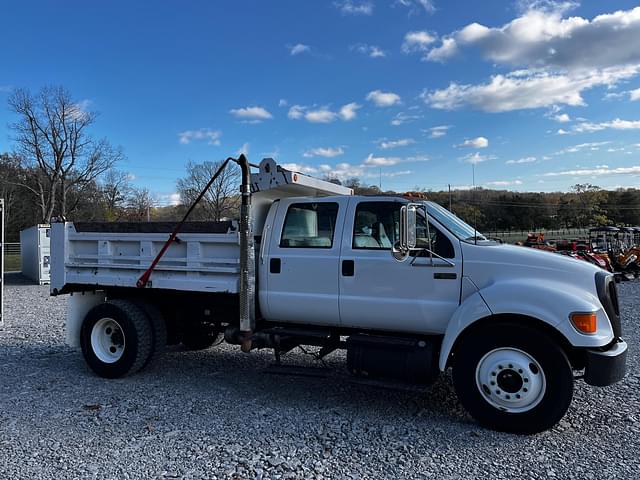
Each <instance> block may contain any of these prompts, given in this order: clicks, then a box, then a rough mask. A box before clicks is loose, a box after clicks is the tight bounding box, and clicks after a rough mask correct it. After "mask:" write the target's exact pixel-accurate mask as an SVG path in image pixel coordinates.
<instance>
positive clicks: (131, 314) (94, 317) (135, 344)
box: [80, 300, 153, 378]
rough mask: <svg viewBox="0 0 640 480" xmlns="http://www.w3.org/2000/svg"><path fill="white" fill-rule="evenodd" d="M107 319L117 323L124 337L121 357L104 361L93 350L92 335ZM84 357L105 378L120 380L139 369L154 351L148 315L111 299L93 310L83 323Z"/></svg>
mask: <svg viewBox="0 0 640 480" xmlns="http://www.w3.org/2000/svg"><path fill="white" fill-rule="evenodd" d="M104 319H112V320H113V321H115V322H117V325H118V326H119V327H120V329H121V332H122V334H123V336H124V339H125V340H124V342H122V344H123V347H122V353H121V356H120V357H119V358H118V359H117V360H115V361H111V362H105V361H104V360H101V359H100V358H99V354H97V352H96V351H94V347H93V345H92V341H91V334H92V332H93V331H94V327H96V324H97V323H98V322H100V321H104ZM80 345H81V347H82V354H83V355H84V358H85V360H86V362H87V364H88V365H89V367H90V368H91V370H93V371H94V372H95V373H96V374H98V375H99V376H101V377H105V378H119V377H124V376H125V375H130V374H133V373H135V372H137V371H138V370H140V369H141V368H142V367H143V366H144V365H145V364H146V363H147V361H148V360H149V358H150V357H151V354H152V351H153V332H152V328H151V323H150V321H149V319H148V318H147V315H146V314H145V312H144V311H143V310H142V309H141V308H140V307H139V306H137V305H135V304H134V303H132V302H128V301H126V300H110V301H108V302H106V303H101V304H100V305H97V306H95V307H93V308H92V309H91V310H90V311H89V313H87V315H86V317H85V318H84V321H83V322H82V329H81V331H80Z"/></svg>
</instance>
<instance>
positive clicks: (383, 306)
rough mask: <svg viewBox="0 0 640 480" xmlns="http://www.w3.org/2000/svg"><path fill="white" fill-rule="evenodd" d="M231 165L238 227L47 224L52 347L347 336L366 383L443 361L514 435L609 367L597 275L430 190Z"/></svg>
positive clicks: (118, 353) (99, 353) (135, 364)
mask: <svg viewBox="0 0 640 480" xmlns="http://www.w3.org/2000/svg"><path fill="white" fill-rule="evenodd" d="M231 160H233V161H234V162H236V163H238V164H239V165H240V166H241V167H242V171H243V177H242V178H243V181H242V187H241V194H242V210H241V218H240V221H239V223H237V222H218V223H210V222H192V223H184V224H181V225H180V227H179V228H176V226H175V224H172V225H169V224H163V223H136V224H131V223H82V222H77V223H56V224H54V225H52V239H51V240H52V246H51V247H52V269H51V293H52V295H61V294H71V296H70V297H69V308H68V318H67V322H66V335H67V342H68V343H69V344H70V345H72V346H75V347H80V348H81V349H82V353H83V355H84V358H85V359H86V361H87V363H88V364H89V366H90V367H91V369H92V370H93V371H94V372H95V373H96V374H98V375H100V376H103V377H107V378H115V377H121V376H124V375H127V374H131V373H134V372H136V371H137V370H139V369H141V368H143V367H144V366H145V365H147V364H148V363H149V361H150V360H151V359H152V358H153V357H155V356H156V355H158V354H160V353H161V352H162V350H163V348H164V347H165V345H166V344H168V343H169V344H175V343H178V342H182V343H183V344H184V345H185V347H187V348H193V349H200V348H206V347H209V346H211V345H213V344H214V342H215V341H216V339H218V338H221V336H223V337H224V340H225V341H226V342H228V343H230V344H236V345H239V346H241V349H242V350H243V351H244V352H250V351H251V350H253V349H256V348H270V349H274V351H275V353H276V358H279V355H280V354H281V353H285V352H288V351H290V350H292V349H294V348H296V347H298V346H303V345H311V346H316V347H320V349H319V351H318V356H319V357H322V356H325V355H327V354H329V353H331V352H333V351H334V350H336V349H346V357H347V367H348V370H349V371H350V372H351V373H352V374H353V375H355V376H357V377H359V378H363V379H366V380H367V381H378V382H397V383H399V384H403V385H404V384H412V385H415V384H417V385H428V384H430V383H431V382H433V381H434V380H435V378H436V377H437V376H438V374H439V373H440V372H444V371H446V370H447V369H451V370H452V378H453V384H454V386H455V390H456V392H457V395H458V397H459V399H460V401H461V403H462V404H463V406H464V407H465V408H466V409H467V410H468V411H469V412H470V414H471V415H472V416H473V417H474V418H475V419H477V421H479V422H480V423H481V424H483V425H486V426H488V427H490V428H493V429H498V430H504V431H512V432H518V433H533V432H538V431H542V430H545V429H547V428H550V427H551V426H553V425H554V424H555V423H556V422H558V421H559V420H560V419H561V418H562V416H563V415H564V414H565V412H566V411H567V409H568V407H569V405H570V403H571V400H572V396H573V388H574V381H575V379H577V378H581V379H583V380H584V381H585V382H586V383H588V384H590V385H594V386H606V385H610V384H612V383H614V382H618V381H620V380H621V379H622V378H623V377H624V374H625V368H626V367H625V363H626V352H627V344H626V343H625V342H624V341H623V340H622V337H621V335H622V333H621V326H620V324H621V322H620V315H619V309H618V299H617V295H616V286H615V282H614V281H613V276H612V275H611V274H609V273H608V272H606V271H604V270H602V269H600V268H597V267H595V266H593V265H590V264H588V263H586V262H581V261H578V260H574V259H572V258H568V257H565V256H561V255H554V254H552V253H549V252H542V251H538V250H534V249H527V248H523V247H517V246H511V245H504V244H500V243H497V242H495V241H492V240H489V239H486V238H485V237H484V236H482V235H481V234H479V233H478V232H476V231H475V230H474V228H472V227H470V226H469V225H467V224H466V223H465V222H463V221H462V220H460V219H459V218H458V217H456V216H455V215H453V214H452V213H451V212H449V211H447V210H446V209H444V208H442V207H441V206H439V205H437V204H435V203H432V202H428V201H423V200H410V199H407V198H403V197H391V196H356V195H353V194H352V193H353V192H352V191H351V190H350V189H348V188H345V187H343V186H340V185H335V184H333V183H331V182H326V181H322V180H318V179H315V178H312V177H309V176H306V175H303V174H301V173H296V172H292V171H288V170H285V169H283V168H281V167H280V166H278V165H276V163H275V162H274V161H273V160H271V159H265V160H263V161H262V162H261V163H260V165H259V167H258V171H256V172H255V173H251V171H252V168H253V170H255V169H256V166H251V165H250V164H249V163H248V161H247V160H246V158H245V157H244V156H241V157H240V159H239V160H234V159H231ZM232 163H233V162H232ZM232 167H233V168H237V167H236V166H235V165H232V164H231V163H230V164H229V165H228V166H227V168H232ZM170 233H171V236H170V237H169V241H168V236H169V234H170Z"/></svg>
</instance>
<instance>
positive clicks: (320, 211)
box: [280, 202, 338, 248]
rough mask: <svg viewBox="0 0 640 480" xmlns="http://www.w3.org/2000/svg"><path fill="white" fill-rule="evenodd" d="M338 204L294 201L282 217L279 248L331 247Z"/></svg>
mask: <svg viewBox="0 0 640 480" xmlns="http://www.w3.org/2000/svg"><path fill="white" fill-rule="evenodd" d="M337 218H338V204H337V203H333V202H331V203H330V202H324V203H294V204H292V205H290V206H289V209H288V210H287V215H286V216H285V219H284V226H283V228H282V236H281V238H280V248H331V247H332V246H333V236H334V233H335V226H336V219H337Z"/></svg>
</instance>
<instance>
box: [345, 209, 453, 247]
mask: <svg viewBox="0 0 640 480" xmlns="http://www.w3.org/2000/svg"><path fill="white" fill-rule="evenodd" d="M400 206H401V204H400V203H399V202H362V203H359V204H358V206H357V207H356V214H355V221H354V229H353V244H352V246H353V248H354V249H374V250H390V249H391V248H392V247H393V245H394V244H395V243H396V242H397V241H398V238H399V236H400ZM428 232H429V234H430V236H431V248H432V249H433V252H434V253H436V254H438V255H440V256H441V257H444V258H454V257H455V251H454V249H453V244H452V243H451V241H450V240H449V239H448V238H447V237H446V235H444V234H443V233H442V232H440V230H438V229H437V228H436V227H435V226H434V225H433V224H432V223H431V222H429V230H428ZM416 234H417V246H418V247H422V248H428V246H429V240H428V234H427V222H426V219H425V218H424V216H422V215H418V221H417V228H416Z"/></svg>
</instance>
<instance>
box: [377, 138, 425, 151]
mask: <svg viewBox="0 0 640 480" xmlns="http://www.w3.org/2000/svg"><path fill="white" fill-rule="evenodd" d="M414 143H416V141H415V140H414V139H413V138H401V139H399V140H383V141H381V142H380V143H379V144H378V146H379V147H380V148H382V149H383V150H388V149H390V148H398V147H406V146H408V145H412V144H414Z"/></svg>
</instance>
